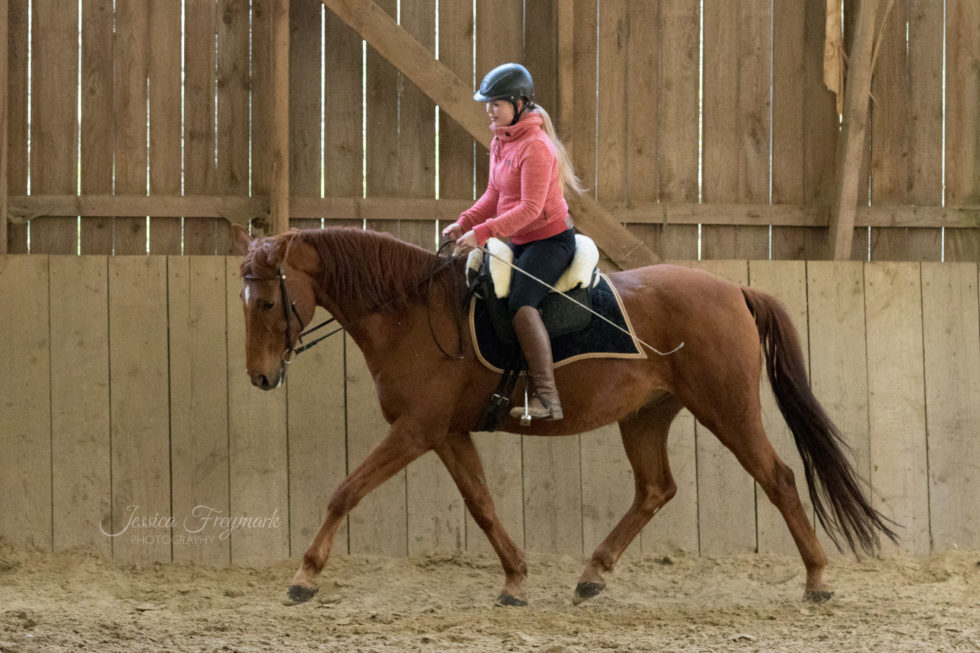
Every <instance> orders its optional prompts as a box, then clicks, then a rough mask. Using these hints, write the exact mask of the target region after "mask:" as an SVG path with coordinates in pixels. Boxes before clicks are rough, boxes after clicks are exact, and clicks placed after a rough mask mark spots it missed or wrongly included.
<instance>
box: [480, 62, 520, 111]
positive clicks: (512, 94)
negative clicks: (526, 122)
mask: <svg viewBox="0 0 980 653" xmlns="http://www.w3.org/2000/svg"><path fill="white" fill-rule="evenodd" d="M473 99H474V100H476V101H478V102H492V101H494V100H508V101H509V102H510V103H511V104H513V105H514V122H517V119H518V118H519V117H520V114H521V113H523V112H524V111H526V110H528V109H529V108H531V106H532V104H533V101H534V80H533V79H532V78H531V73H529V72H528V70H527V68H525V67H524V66H522V65H521V64H519V63H505V64H502V65H500V66H497V67H496V68H494V69H493V70H491V71H490V72H488V73H487V75H486V77H484V78H483V81H482V82H480V89H479V90H478V91H477V92H476V93H474V94H473ZM518 100H524V106H523V107H522V108H521V110H520V111H518V109H517V101H518Z"/></svg>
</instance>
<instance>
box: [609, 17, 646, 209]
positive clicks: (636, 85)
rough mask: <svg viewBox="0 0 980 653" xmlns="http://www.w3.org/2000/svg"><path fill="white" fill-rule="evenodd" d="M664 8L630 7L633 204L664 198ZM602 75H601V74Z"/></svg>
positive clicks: (629, 184)
mask: <svg viewBox="0 0 980 653" xmlns="http://www.w3.org/2000/svg"><path fill="white" fill-rule="evenodd" d="M660 24H661V22H660V8H659V7H658V6H657V5H656V4H654V3H649V2H629V3H627V14H626V25H627V29H626V57H627V61H626V68H627V70H628V74H629V80H628V81H629V83H627V84H626V103H625V111H626V115H625V121H624V122H625V123H626V126H627V130H626V133H627V147H626V157H625V161H626V191H627V192H626V196H627V199H628V200H629V201H630V202H646V201H656V200H657V199H658V198H659V196H660V188H659V186H660V171H659V170H658V168H657V164H658V163H659V158H658V154H659V152H658V151H657V129H658V127H659V125H660V122H661V121H660V116H659V111H660V103H659V102H658V101H657V90H658V89H659V88H660V66H661V62H660V51H661V43H660V41H661V35H660ZM600 74H601V72H600Z"/></svg>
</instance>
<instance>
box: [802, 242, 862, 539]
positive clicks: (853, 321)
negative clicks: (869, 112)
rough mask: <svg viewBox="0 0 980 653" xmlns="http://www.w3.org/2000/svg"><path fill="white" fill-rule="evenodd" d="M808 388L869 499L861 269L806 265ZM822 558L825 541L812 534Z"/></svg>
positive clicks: (821, 535) (820, 531) (857, 265)
mask: <svg viewBox="0 0 980 653" xmlns="http://www.w3.org/2000/svg"><path fill="white" fill-rule="evenodd" d="M807 300H808V302H809V306H808V308H809V327H810V328H809V338H810V385H811V388H812V389H813V394H814V395H816V397H817V399H818V400H819V401H820V403H821V404H822V405H823V407H824V409H825V410H826V411H827V415H828V416H829V417H830V419H831V420H833V422H834V423H835V424H836V425H837V427H838V429H839V430H840V433H841V435H842V436H843V438H844V441H845V442H846V443H847V445H848V447H849V448H850V450H851V451H850V454H851V455H850V456H849V458H850V460H851V463H852V464H853V466H854V469H855V471H856V472H857V475H858V477H859V478H860V479H861V481H862V482H861V488H862V490H863V491H864V492H865V494H866V496H868V497H869V498H871V496H872V495H871V440H870V433H869V425H868V355H867V341H866V339H865V320H864V265H863V264H862V263H861V262H860V261H810V262H808V263H807ZM818 537H819V538H820V540H821V542H822V543H823V545H824V549H825V550H827V552H828V553H831V552H832V551H833V550H834V547H833V546H832V544H831V543H830V539H829V538H828V537H827V536H826V534H825V533H824V532H823V529H820V528H818Z"/></svg>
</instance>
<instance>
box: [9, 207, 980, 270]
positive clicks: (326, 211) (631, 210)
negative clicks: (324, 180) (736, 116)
mask: <svg viewBox="0 0 980 653" xmlns="http://www.w3.org/2000/svg"><path fill="white" fill-rule="evenodd" d="M585 201H586V202H591V203H593V204H594V200H592V199H591V198H587V199H586V200H585ZM8 202H9V207H10V209H9V214H10V220H11V222H23V221H25V220H29V219H31V218H39V217H45V216H54V217H64V216H81V217H83V218H85V217H100V216H101V217H113V216H116V217H119V216H127V215H148V216H150V217H159V218H176V217H191V218H195V217H196V218H226V219H228V220H229V221H231V222H235V223H238V224H242V225H245V224H247V223H248V221H249V220H251V219H253V218H262V217H267V216H268V215H269V213H270V202H269V199H268V198H266V197H261V196H255V197H234V196H214V195H151V196H149V197H148V196H146V195H13V196H10V197H9V198H8ZM471 203H472V202H471V201H470V200H466V199H440V200H437V199H432V198H404V197H322V198H321V197H293V198H291V199H290V201H289V215H290V216H291V217H294V218H326V219H327V220H407V221H427V220H452V219H455V218H456V216H458V215H459V214H460V213H461V212H462V211H464V210H465V209H467V208H469V206H470V204H471ZM570 204H571V205H572V210H573V211H586V210H596V208H595V207H593V206H586V204H585V203H584V202H583V201H581V200H579V201H576V200H575V199H572V200H571V201H570ZM601 210H602V213H603V214H605V215H609V216H612V220H613V226H614V227H615V228H620V225H623V224H663V225H696V224H704V225H727V226H741V225H774V226H779V227H812V228H821V227H824V228H825V227H827V225H828V224H829V221H830V208H829V207H827V206H817V205H807V206H801V205H796V204H697V203H693V202H665V203H661V202H641V203H633V204H632V205H631V206H629V207H626V206H621V205H617V204H612V205H609V206H606V207H602V209H601ZM597 226H599V227H601V226H602V225H599V224H598V223H597ZM854 226H856V227H909V228H936V227H948V228H952V229H977V228H980V206H946V207H940V206H901V205H895V206H866V207H861V208H859V209H858V210H857V211H856V213H855V222H854ZM613 233H615V229H614V230H613ZM608 242H610V243H612V244H613V245H615V247H616V249H614V250H613V251H619V252H624V254H623V256H629V255H630V251H631V250H630V248H631V247H632V245H631V243H630V242H629V241H613V240H612V239H608ZM610 249H613V247H612V246H610Z"/></svg>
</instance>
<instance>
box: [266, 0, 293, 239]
mask: <svg viewBox="0 0 980 653" xmlns="http://www.w3.org/2000/svg"><path fill="white" fill-rule="evenodd" d="M272 4H273V12H272V89H273V90H272V95H273V100H272V101H273V108H272V124H273V130H274V133H273V135H272V156H271V157H270V158H271V161H272V189H271V197H270V198H269V213H270V219H271V221H272V225H271V226H272V232H273V233H276V234H279V233H283V232H285V231H288V230H289V0H273V3H272Z"/></svg>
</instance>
